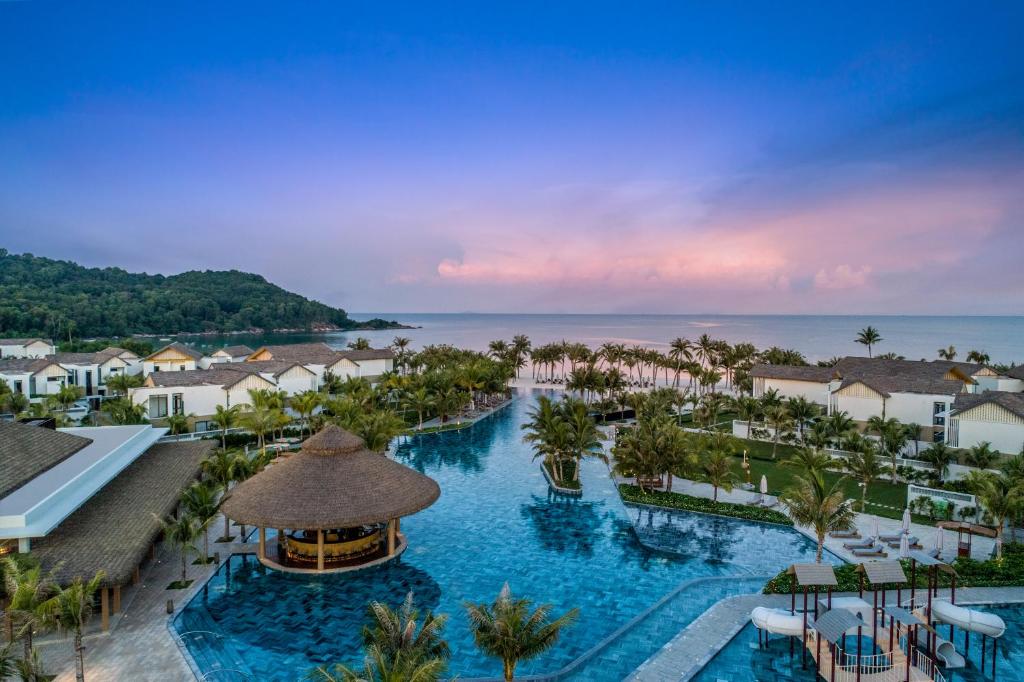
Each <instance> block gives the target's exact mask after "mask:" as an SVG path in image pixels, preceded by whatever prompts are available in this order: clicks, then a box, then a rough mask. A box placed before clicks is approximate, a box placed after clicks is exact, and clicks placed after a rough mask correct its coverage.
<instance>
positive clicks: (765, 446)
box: [737, 439, 931, 524]
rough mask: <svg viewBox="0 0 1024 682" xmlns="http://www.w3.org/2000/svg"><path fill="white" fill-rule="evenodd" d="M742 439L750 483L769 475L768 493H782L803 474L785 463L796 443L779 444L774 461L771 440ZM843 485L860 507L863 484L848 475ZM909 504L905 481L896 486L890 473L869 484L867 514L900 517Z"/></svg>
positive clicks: (831, 477) (834, 475) (835, 476)
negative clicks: (748, 465) (890, 479)
mask: <svg viewBox="0 0 1024 682" xmlns="http://www.w3.org/2000/svg"><path fill="white" fill-rule="evenodd" d="M739 441H740V444H741V445H740V447H741V449H743V450H746V451H747V455H748V461H749V462H750V482H751V483H753V484H754V486H755V487H756V486H758V484H759V483H760V481H761V476H762V475H764V476H766V477H767V478H768V492H769V493H771V494H772V495H779V494H780V493H782V491H783V490H785V489H786V488H788V487H789V486H790V485H791V484H792V483H793V479H794V477H796V476H798V475H800V473H801V471H800V469H799V468H797V467H793V466H788V465H785V464H783V462H784V461H785V460H786V459H787V458H788V457H789V456H790V455H792V454H793V453H794V452H795V451H796V448H795V447H794V446H792V445H786V444H785V443H779V446H778V451H777V454H776V459H775V460H774V461H773V460H772V459H771V454H772V444H771V443H765V442H762V441H756V440H744V439H739ZM739 458H740V459H742V455H739ZM737 469H739V467H737ZM741 475H742V472H741ZM840 478H843V475H842V474H841V473H838V472H834V471H827V472H825V482H826V484H828V485H829V486H831V485H833V484H834V483H835V482H836V481H838V480H839V479H840ZM840 487H841V488H842V490H843V494H844V495H846V497H847V498H850V499H854V500H857V501H858V505H857V506H858V508H859V507H860V504H859V502H860V486H858V485H857V482H856V481H854V480H853V479H850V478H846V479H845V480H844V481H843V483H842V484H841V486H840ZM906 506H907V486H906V484H905V483H898V484H897V485H893V484H892V483H891V482H890V481H889V476H888V474H887V473H886V474H883V477H882V478H881V479H878V480H876V481H874V482H873V483H872V484H871V485H870V486H868V496H867V509H866V510H865V511H866V512H867V513H869V514H874V515H876V516H884V517H886V518H890V519H899V518H902V517H903V508H904V507H906ZM890 507H892V508H890ZM858 511H859V509H858ZM918 520H920V522H921V523H929V524H930V523H931V522H930V521H929V520H928V519H926V518H923V517H922V518H920V519H918Z"/></svg>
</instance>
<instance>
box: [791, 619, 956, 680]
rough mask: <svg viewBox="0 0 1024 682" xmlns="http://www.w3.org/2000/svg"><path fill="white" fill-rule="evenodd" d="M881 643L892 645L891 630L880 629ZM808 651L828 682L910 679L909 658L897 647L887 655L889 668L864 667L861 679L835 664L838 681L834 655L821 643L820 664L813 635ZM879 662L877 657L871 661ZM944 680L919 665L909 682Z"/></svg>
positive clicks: (808, 641) (911, 667) (809, 638)
mask: <svg viewBox="0 0 1024 682" xmlns="http://www.w3.org/2000/svg"><path fill="white" fill-rule="evenodd" d="M877 636H878V640H877V641H879V642H888V641H889V630H888V628H884V627H880V628H878V635H877ZM806 645H807V650H808V651H809V652H810V655H811V659H812V660H814V661H815V663H816V664H817V670H818V674H819V675H820V676H821V677H822V678H824V679H826V680H832V679H835V681H836V682H858V680H859V682H905V680H906V679H907V655H906V654H905V653H904V652H903V650H902V649H900V648H899V647H898V646H897V647H895V649H894V650H893V651H890V652H888V653H887V654H885V655H884V658H885V659H887V661H888V663H887V666H888V667H887V668H886V669H878V668H879V667H881V666H878V667H871V666H865V669H862V670H861V674H860V677H858V676H857V670H856V669H855V668H843V667H841V666H840V665H839V662H838V661H837V662H836V672H835V678H833V677H832V652H831V651H830V650H829V648H828V646H827V645H826V644H825V643H824V642H822V645H821V660H820V661H819V660H817V656H818V652H817V642H816V640H815V638H814V637H813V636H812V635H808V637H807V641H806ZM872 658H873V659H878V658H879V657H878V656H874V657H872ZM942 681H943V678H942V677H941V676H939V677H937V678H936V677H932V675H930V674H929V673H927V672H925V671H924V670H922V669H921V668H919V667H917V666H916V665H911V666H910V682H942Z"/></svg>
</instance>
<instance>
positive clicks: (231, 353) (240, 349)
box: [214, 345, 253, 358]
mask: <svg viewBox="0 0 1024 682" xmlns="http://www.w3.org/2000/svg"><path fill="white" fill-rule="evenodd" d="M252 352H253V351H252V348H249V346H244V345H238V346H225V347H224V348H218V349H217V350H215V351H214V353H224V354H226V355H227V356H228V357H231V358H247V357H249V356H250V355H252Z"/></svg>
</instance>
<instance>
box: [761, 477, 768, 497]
mask: <svg viewBox="0 0 1024 682" xmlns="http://www.w3.org/2000/svg"><path fill="white" fill-rule="evenodd" d="M761 494H762V495H767V494H768V477H767V476H765V475H764V474H761Z"/></svg>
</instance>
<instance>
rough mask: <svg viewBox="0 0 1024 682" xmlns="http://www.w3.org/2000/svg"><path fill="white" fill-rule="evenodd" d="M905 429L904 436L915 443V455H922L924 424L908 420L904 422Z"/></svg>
mask: <svg viewBox="0 0 1024 682" xmlns="http://www.w3.org/2000/svg"><path fill="white" fill-rule="evenodd" d="M903 429H904V436H905V438H906V440H909V441H911V442H912V443H913V444H914V457H915V458H917V457H920V456H921V442H920V441H921V429H922V426H921V425H920V424H917V423H914V422H908V423H907V424H904V426H903Z"/></svg>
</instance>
